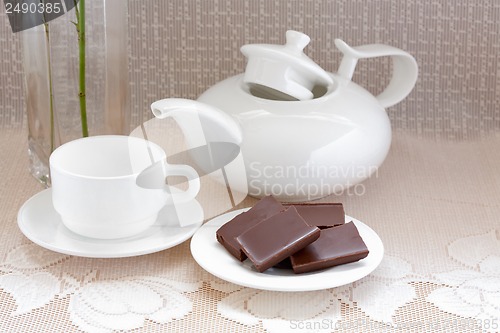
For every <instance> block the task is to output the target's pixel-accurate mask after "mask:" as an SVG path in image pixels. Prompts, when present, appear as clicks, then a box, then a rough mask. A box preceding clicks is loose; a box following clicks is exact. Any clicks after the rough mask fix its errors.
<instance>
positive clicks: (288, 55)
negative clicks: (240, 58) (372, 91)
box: [241, 30, 333, 100]
mask: <svg viewBox="0 0 500 333" xmlns="http://www.w3.org/2000/svg"><path fill="white" fill-rule="evenodd" d="M310 40H311V39H310V38H309V36H307V35H305V34H303V33H301V32H298V31H294V30H288V31H287V32H286V44H285V45H272V44H247V45H244V46H242V47H241V52H242V53H243V54H244V55H245V56H246V57H247V58H248V63H247V67H246V70H245V75H244V78H243V80H244V82H245V83H247V84H249V85H251V86H257V87H265V88H271V89H272V90H274V91H277V92H280V93H282V94H285V96H286V95H288V96H291V97H293V98H295V99H298V100H309V99H312V98H313V97H314V95H313V92H312V90H313V88H314V86H316V85H329V84H332V83H333V79H332V78H331V76H330V75H328V73H327V72H326V71H325V70H323V69H322V68H321V67H320V66H319V65H318V64H316V63H315V62H314V61H313V60H312V59H311V58H309V57H308V56H307V55H306V54H305V53H304V52H303V49H304V48H305V47H306V46H307V44H309V41H310Z"/></svg>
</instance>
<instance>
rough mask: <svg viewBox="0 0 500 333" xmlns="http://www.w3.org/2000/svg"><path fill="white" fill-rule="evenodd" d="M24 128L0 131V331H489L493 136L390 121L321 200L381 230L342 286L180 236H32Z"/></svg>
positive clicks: (492, 318) (32, 184)
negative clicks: (275, 275) (383, 147)
mask: <svg viewBox="0 0 500 333" xmlns="http://www.w3.org/2000/svg"><path fill="white" fill-rule="evenodd" d="M26 137H27V134H26V133H25V131H21V130H2V132H1V133H0V170H1V175H2V176H1V178H0V184H1V187H0V212H1V214H0V231H1V233H0V331H2V332H40V331H51V332H71V331H84V332H111V331H114V330H133V331H134V332H146V331H153V330H158V331H160V330H161V331H166V330H168V331H186V332H209V331H210V332H222V331H227V332H260V331H267V332H280V333H281V332H286V331H291V332H301V331H308V332H309V331H325V332H329V331H337V330H338V331H345V332H359V331H363V332H422V331H433V332H456V331H460V332H481V331H487V332H498V331H500V222H499V221H500V172H499V170H500V149H499V147H500V137H495V136H492V137H489V138H484V139H482V140H479V141H474V142H434V141H425V140H420V139H416V138H413V137H409V136H406V135H403V134H400V133H399V134H396V135H395V136H394V140H393V144H392V148H391V152H390V154H389V156H388V158H387V160H386V162H385V163H384V164H383V166H382V168H381V169H380V170H379V172H378V174H376V175H375V176H374V177H372V178H371V179H369V180H368V181H365V182H364V183H363V184H362V187H359V188H358V189H357V190H358V191H357V193H344V194H343V195H341V196H337V197H329V198H325V199H323V201H336V202H343V203H344V206H345V209H346V212H347V214H349V215H351V216H353V217H355V218H357V219H359V220H361V221H363V222H364V223H365V224H367V225H369V226H370V227H371V228H373V229H374V230H375V231H376V232H377V233H378V234H379V236H380V237H381V239H382V240H383V242H384V246H385V251H386V252H385V256H384V259H383V261H382V263H381V265H380V266H379V267H378V268H377V269H376V270H375V271H374V272H373V273H372V274H370V275H369V276H367V277H365V278H363V279H361V280H359V281H357V282H354V283H352V284H349V285H346V286H343V287H338V288H333V289H327V290H321V291H314V292H290V293H287V292H271V291H261V290H256V289H251V288H245V287H241V286H238V285H235V284H232V283H229V282H225V281H222V280H220V279H218V278H216V277H214V276H212V275H211V274H209V273H207V272H205V271H204V270H202V269H201V268H200V267H199V266H198V264H197V263H196V262H195V261H194V260H193V258H192V257H191V254H190V251H189V241H186V242H184V243H182V244H180V245H178V246H176V247H173V248H171V249H168V250H165V251H161V252H158V253H154V254H150V255H144V256H139V257H132V258H123V259H88V258H80V257H75V256H69V255H64V254H59V253H56V252H51V251H49V250H45V249H43V248H41V247H39V246H37V245H35V244H33V243H32V242H30V241H29V240H28V239H27V238H25V237H24V236H23V235H22V234H21V232H20V231H19V229H18V227H17V222H16V214H17V211H18V209H19V208H20V206H21V205H22V204H23V203H24V202H25V201H26V200H27V199H28V198H29V197H31V196H32V195H34V194H35V193H37V192H39V191H41V190H42V188H41V186H40V185H39V184H38V183H36V181H35V180H34V179H33V178H32V177H31V176H30V175H29V173H28V171H27V163H28V157H27V153H26V149H27V140H26ZM210 200H211V201H210V202H211V204H216V203H217V200H218V197H217V196H216V195H212V197H211V198H210ZM254 202H255V200H254V199H251V198H247V199H245V200H244V201H243V202H242V203H241V204H239V205H238V207H237V208H240V207H245V206H250V205H252V204H253V203H254ZM206 206H207V203H206V202H205V203H204V207H206Z"/></svg>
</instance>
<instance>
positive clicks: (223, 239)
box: [216, 196, 285, 261]
mask: <svg viewBox="0 0 500 333" xmlns="http://www.w3.org/2000/svg"><path fill="white" fill-rule="evenodd" d="M284 209H285V207H283V205H282V204H281V203H280V202H278V201H277V200H276V199H275V198H273V197H272V196H267V197H264V198H262V199H261V200H259V201H258V202H257V203H256V204H255V206H253V207H252V208H250V209H249V210H248V211H246V212H244V213H241V214H239V215H237V216H235V217H234V218H233V219H232V220H231V221H229V222H227V223H225V224H224V225H223V226H221V227H220V228H219V229H218V230H217V232H216V237H217V241H218V242H219V243H221V244H222V245H223V246H224V247H225V248H226V249H227V251H228V252H229V253H231V254H232V255H233V256H234V257H235V258H236V259H238V260H239V261H243V260H245V259H246V255H245V253H244V252H243V251H241V249H240V245H239V244H238V242H237V241H236V237H238V236H239V235H241V234H242V233H243V232H245V231H246V230H248V229H250V228H251V227H253V226H254V225H256V224H258V223H259V222H262V221H263V220H265V219H266V218H268V217H270V216H272V215H274V214H276V213H279V212H280V211H282V210H284Z"/></svg>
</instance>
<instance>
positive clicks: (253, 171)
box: [198, 73, 391, 202]
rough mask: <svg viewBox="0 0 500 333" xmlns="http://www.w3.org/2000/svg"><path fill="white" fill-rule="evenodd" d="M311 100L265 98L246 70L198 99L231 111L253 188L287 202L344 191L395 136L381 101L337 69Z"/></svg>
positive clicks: (372, 167) (368, 171) (376, 162)
mask: <svg viewBox="0 0 500 333" xmlns="http://www.w3.org/2000/svg"><path fill="white" fill-rule="evenodd" d="M329 75H330V76H331V77H332V81H333V83H332V84H330V85H328V86H325V87H323V88H322V89H319V92H318V93H317V94H318V96H316V97H315V98H313V99H310V100H303V101H283V100H272V99H268V98H264V97H262V96H261V95H258V94H256V93H255V92H254V91H252V90H251V87H250V86H249V85H247V84H245V83H244V81H243V74H240V75H236V76H233V77H230V78H228V79H226V80H224V81H221V82H219V83H217V84H216V85H214V86H213V87H211V88H210V89H208V90H207V91H206V92H204V93H203V94H202V95H201V96H200V97H199V99H198V101H199V102H203V103H205V104H208V105H210V106H213V107H215V108H217V109H219V110H221V111H222V112H225V113H226V114H228V115H230V116H231V117H232V118H233V119H234V120H235V121H236V122H237V123H238V125H239V127H240V128H241V132H242V138H243V139H242V142H241V143H240V148H241V153H242V156H243V160H244V165H245V170H246V184H245V185H246V186H248V193H249V194H250V195H252V196H255V197H263V196H265V195H273V196H275V197H276V198H278V199H279V200H282V201H290V202H293V201H308V200H314V199H318V198H321V197H324V196H327V195H330V194H333V193H336V194H340V193H342V192H343V191H345V190H346V189H348V188H351V187H352V186H354V185H356V184H358V183H360V182H361V181H363V180H364V179H366V178H368V177H369V176H371V175H372V174H373V173H374V172H376V170H377V169H378V167H379V166H380V165H381V164H382V162H383V161H384V159H385V157H386V156H387V153H388V151H389V147H390V143H391V126H390V122H389V118H388V116H387V113H386V112H385V110H384V108H383V107H382V106H381V105H380V103H379V102H378V100H377V99H376V98H375V97H374V96H373V95H371V94H370V93H369V92H368V91H366V90H365V89H364V88H362V87H360V86H359V85H357V84H355V83H353V82H352V81H351V80H349V79H346V78H343V77H341V76H339V75H337V74H332V73H329Z"/></svg>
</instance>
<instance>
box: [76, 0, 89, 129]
mask: <svg viewBox="0 0 500 333" xmlns="http://www.w3.org/2000/svg"><path fill="white" fill-rule="evenodd" d="M75 2H76V1H75ZM75 13H76V24H75V26H76V31H77V33H78V55H79V80H78V81H79V86H80V89H79V92H78V98H79V100H80V117H81V122H82V136H84V137H86V136H89V129H88V125H87V101H86V88H85V0H80V1H79V4H78V5H77V4H75Z"/></svg>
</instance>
